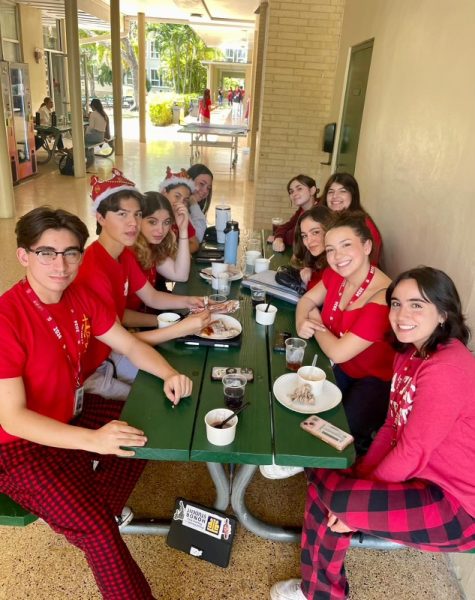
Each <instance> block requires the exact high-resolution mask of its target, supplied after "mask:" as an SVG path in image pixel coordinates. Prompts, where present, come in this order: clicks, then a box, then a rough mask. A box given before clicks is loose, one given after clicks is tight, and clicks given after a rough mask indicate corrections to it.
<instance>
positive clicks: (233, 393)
mask: <svg viewBox="0 0 475 600" xmlns="http://www.w3.org/2000/svg"><path fill="white" fill-rule="evenodd" d="M246 383H247V379H246V377H244V375H238V374H237V373H230V374H228V375H225V376H224V377H223V391H224V403H225V404H226V406H227V407H228V408H231V409H234V410H235V409H236V408H239V407H240V406H242V403H243V400H244V394H245V393H246Z"/></svg>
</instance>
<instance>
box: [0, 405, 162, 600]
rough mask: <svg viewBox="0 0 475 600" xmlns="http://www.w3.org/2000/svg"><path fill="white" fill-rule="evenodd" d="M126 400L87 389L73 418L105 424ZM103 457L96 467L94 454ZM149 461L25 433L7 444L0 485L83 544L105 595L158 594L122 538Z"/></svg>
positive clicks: (115, 598) (141, 598) (143, 598)
mask: <svg viewBox="0 0 475 600" xmlns="http://www.w3.org/2000/svg"><path fill="white" fill-rule="evenodd" d="M122 406H123V403H122V402H118V401H114V400H104V399H103V398H101V397H99V396H88V395H86V398H85V403H84V411H83V413H82V414H81V415H80V416H79V417H78V419H77V420H76V421H75V422H74V424H75V425H81V426H82V427H87V428H89V429H98V428H99V427H101V426H102V425H104V424H105V423H107V422H108V421H111V420H113V419H118V418H119V415H120V412H121V409H122ZM93 460H99V461H100V462H99V465H98V467H97V469H96V470H95V471H94V470H93V467H92V461H93ZM145 464H146V461H143V460H135V459H133V460H131V459H127V458H119V457H117V456H112V455H110V456H99V455H96V454H92V453H90V452H85V451H82V450H64V449H60V448H51V447H49V446H42V445H39V444H34V443H32V442H28V441H26V440H18V441H15V442H11V443H9V444H4V445H3V446H1V447H0V492H3V493H5V494H7V495H8V496H10V497H11V498H12V499H13V500H15V502H18V504H20V505H21V506H23V507H25V508H26V509H28V510H29V511H31V512H32V513H33V514H35V515H38V516H39V517H41V518H42V519H44V521H46V523H48V525H49V526H50V527H51V528H52V529H53V530H54V531H56V532H57V533H60V534H63V535H64V536H65V537H66V539H67V540H68V541H69V542H70V543H71V544H74V546H77V547H78V548H80V549H81V550H82V551H83V552H84V554H85V556H86V559H87V561H88V563H89V566H90V567H91V569H92V572H93V574H94V577H95V579H96V583H97V585H98V587H99V590H100V592H101V593H102V596H103V598H105V599H106V600H124V599H125V598H126V599H127V600H151V599H153V595H152V592H151V590H150V586H149V584H148V583H147V580H146V579H145V577H144V575H143V573H142V571H141V570H140V568H139V567H138V565H137V563H136V562H135V561H134V559H133V558H132V556H131V554H130V552H129V550H128V548H127V546H126V544H125V542H124V541H123V539H122V537H121V535H120V533H119V529H118V527H117V523H116V521H115V518H114V516H115V515H120V513H121V511H122V508H123V507H124V505H125V502H126V501H127V498H128V497H129V495H130V494H131V492H132V490H133V488H134V486H135V484H136V482H137V480H138V479H139V477H140V475H141V474H142V471H143V469H144V467H145Z"/></svg>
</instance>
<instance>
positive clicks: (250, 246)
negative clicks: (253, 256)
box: [246, 238, 262, 254]
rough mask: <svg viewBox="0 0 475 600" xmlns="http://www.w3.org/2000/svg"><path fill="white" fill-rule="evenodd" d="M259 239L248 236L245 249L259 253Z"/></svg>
mask: <svg viewBox="0 0 475 600" xmlns="http://www.w3.org/2000/svg"><path fill="white" fill-rule="evenodd" d="M261 249H262V248H261V240H260V239H259V238H250V239H249V240H248V242H247V245H246V250H248V251H249V252H253V251H256V252H259V254H260V253H261Z"/></svg>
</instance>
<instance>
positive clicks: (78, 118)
mask: <svg viewBox="0 0 475 600" xmlns="http://www.w3.org/2000/svg"><path fill="white" fill-rule="evenodd" d="M64 8H65V22H66V41H67V45H68V82H69V94H70V99H71V131H72V135H73V141H74V143H73V159H74V177H85V175H86V156H85V153H84V127H83V124H82V119H83V115H82V105H81V70H80V67H79V33H78V3H77V0H67V1H65V3H64Z"/></svg>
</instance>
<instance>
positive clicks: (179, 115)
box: [173, 104, 185, 124]
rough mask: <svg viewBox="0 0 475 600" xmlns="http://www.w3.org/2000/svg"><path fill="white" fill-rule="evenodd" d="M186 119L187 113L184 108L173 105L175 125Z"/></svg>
mask: <svg viewBox="0 0 475 600" xmlns="http://www.w3.org/2000/svg"><path fill="white" fill-rule="evenodd" d="M184 118H185V111H184V110H183V106H179V105H178V104H174V105H173V123H176V124H180V123H181V122H182V121H183V119H184Z"/></svg>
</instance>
